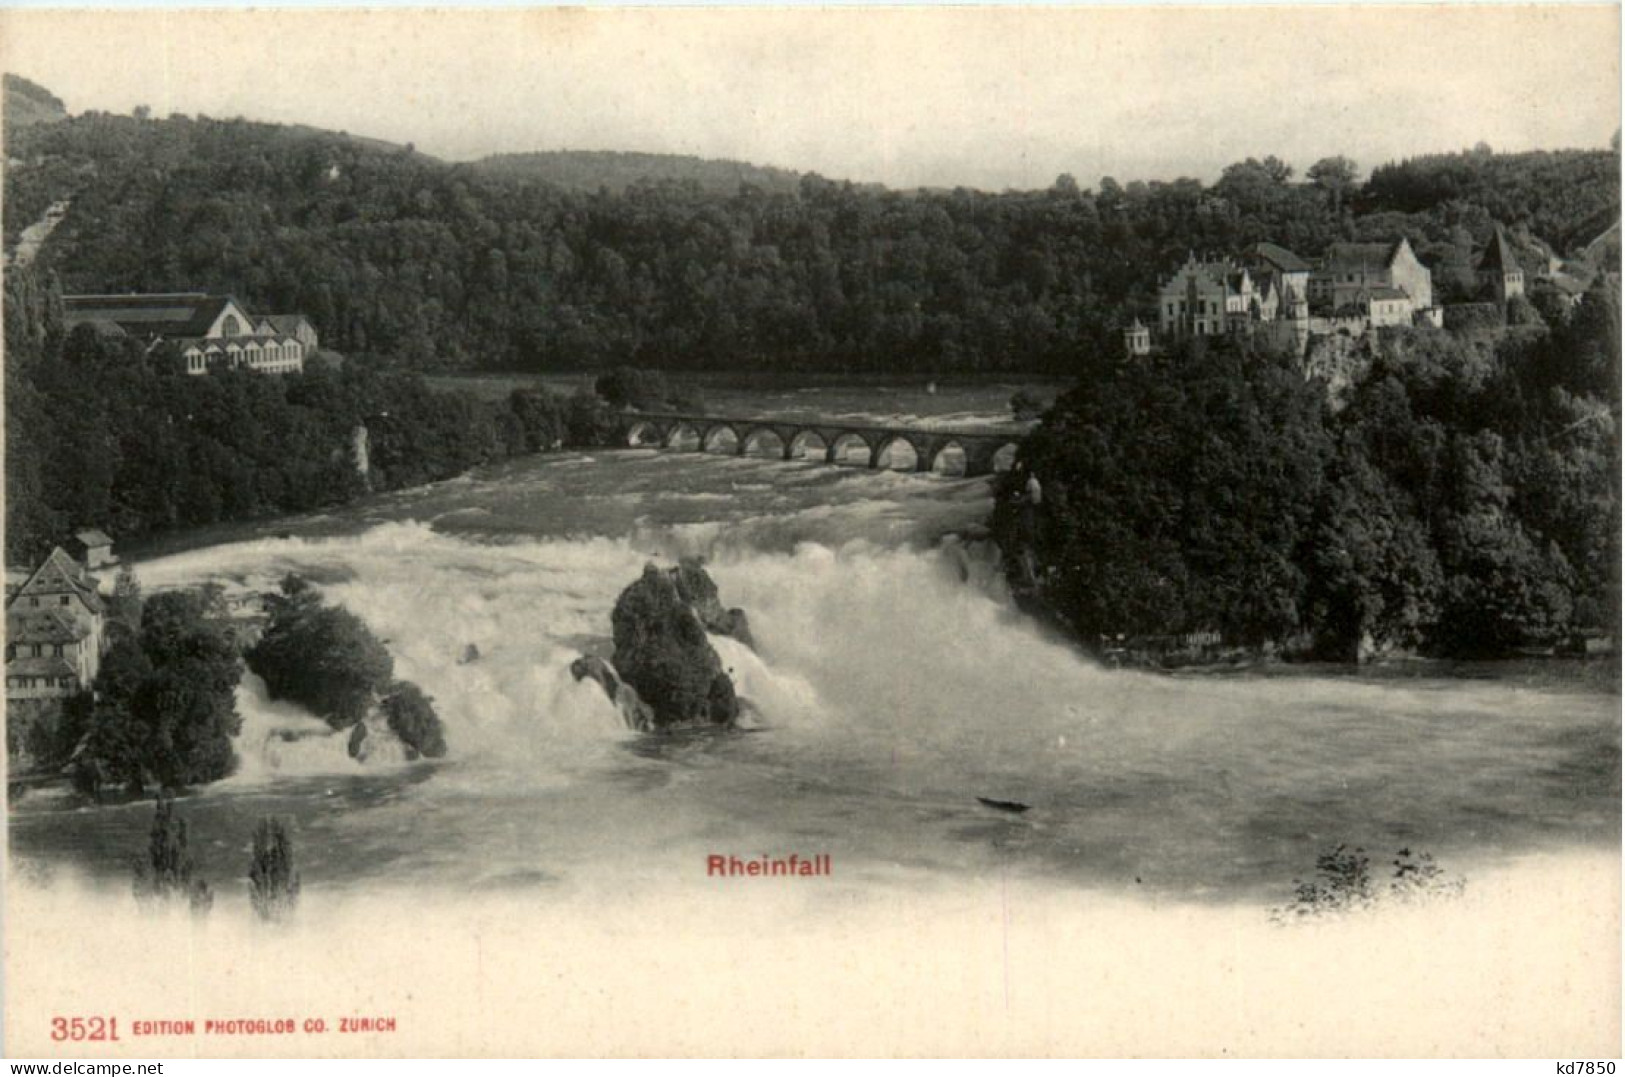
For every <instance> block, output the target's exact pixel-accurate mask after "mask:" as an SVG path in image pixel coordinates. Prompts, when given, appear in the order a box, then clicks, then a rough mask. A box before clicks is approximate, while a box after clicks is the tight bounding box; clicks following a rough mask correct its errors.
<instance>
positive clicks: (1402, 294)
mask: <svg viewBox="0 0 1625 1077" xmlns="http://www.w3.org/2000/svg"><path fill="white" fill-rule="evenodd" d="M1361 294H1362V295H1363V296H1365V297H1366V298H1368V299H1409V298H1410V295H1409V294H1408V293H1407V292H1406V291H1405V289H1403V288H1387V287H1381V288H1368V289H1366V290H1365V291H1364V292H1362V293H1361Z"/></svg>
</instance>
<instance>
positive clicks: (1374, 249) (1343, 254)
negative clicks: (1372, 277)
mask: <svg viewBox="0 0 1625 1077" xmlns="http://www.w3.org/2000/svg"><path fill="white" fill-rule="evenodd" d="M1403 242H1405V241H1404V240H1399V241H1398V242H1395V243H1333V244H1332V245H1331V246H1330V247H1328V248H1326V257H1325V258H1324V259H1323V260H1322V261H1323V262H1324V264H1325V267H1326V268H1327V269H1329V270H1333V271H1338V270H1349V269H1362V268H1363V269H1370V268H1373V267H1375V268H1379V269H1383V268H1387V267H1388V266H1389V265H1391V264H1392V263H1393V260H1394V256H1395V255H1396V254H1398V253H1399V245H1400V244H1401V243H1403Z"/></svg>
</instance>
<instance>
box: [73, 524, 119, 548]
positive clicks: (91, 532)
mask: <svg viewBox="0 0 1625 1077" xmlns="http://www.w3.org/2000/svg"><path fill="white" fill-rule="evenodd" d="M73 537H74V538H76V539H78V540H79V542H80V543H81V544H82V545H85V546H111V545H113V540H112V539H110V538H108V537H107V533H106V532H105V531H98V530H97V529H96V528H94V527H91V528H87V529H86V530H84V531H75V532H74V533H73Z"/></svg>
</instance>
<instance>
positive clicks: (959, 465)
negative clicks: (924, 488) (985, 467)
mask: <svg viewBox="0 0 1625 1077" xmlns="http://www.w3.org/2000/svg"><path fill="white" fill-rule="evenodd" d="M969 467H970V454H969V453H967V452H965V446H963V445H961V444H960V443H959V441H958V439H957V438H949V439H948V440H947V441H944V442H942V443H940V444H938V445H937V446H935V448H934V449H933V450H932V453H931V457H930V459H929V460H927V461H926V466H925V468H924V469H923V470H926V471H930V472H932V473H933V474H936V475H944V476H947V477H948V478H954V479H957V478H960V477H961V476H963V475H964V474H965V472H966V471H967V469H968V468H969Z"/></svg>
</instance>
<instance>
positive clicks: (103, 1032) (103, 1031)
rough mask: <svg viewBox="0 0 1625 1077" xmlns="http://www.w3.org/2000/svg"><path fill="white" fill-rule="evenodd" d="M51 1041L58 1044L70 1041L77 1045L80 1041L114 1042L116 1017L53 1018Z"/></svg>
mask: <svg viewBox="0 0 1625 1077" xmlns="http://www.w3.org/2000/svg"><path fill="white" fill-rule="evenodd" d="M51 1039H53V1040H56V1041H58V1042H60V1041H63V1040H70V1041H72V1042H74V1043H78V1042H79V1041H81V1040H116V1039H118V1018H117V1017H53V1018H51Z"/></svg>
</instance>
